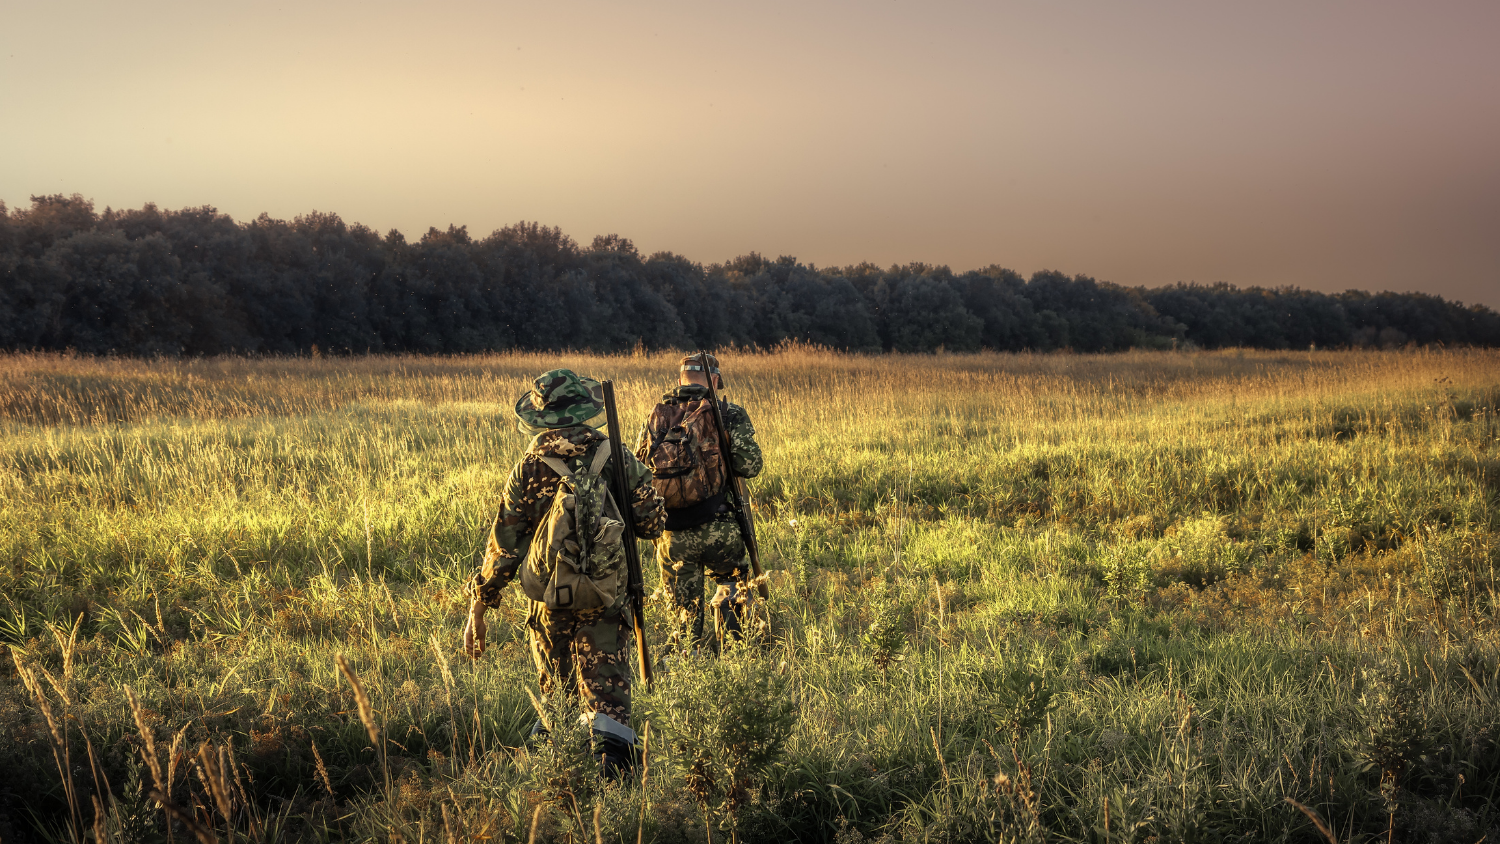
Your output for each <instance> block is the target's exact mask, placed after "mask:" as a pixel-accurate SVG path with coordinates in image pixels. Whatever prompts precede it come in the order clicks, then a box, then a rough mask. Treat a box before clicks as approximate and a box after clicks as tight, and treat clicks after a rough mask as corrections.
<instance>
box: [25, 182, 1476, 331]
mask: <svg viewBox="0 0 1500 844" xmlns="http://www.w3.org/2000/svg"><path fill="white" fill-rule="evenodd" d="M788 341H797V342H805V343H813V344H818V345H824V346H828V347H831V348H837V349H848V350H853V351H881V350H887V351H890V350H894V351H900V352H930V351H934V350H938V349H947V350H949V351H974V350H978V349H984V348H988V349H994V350H1024V349H1030V350H1035V351H1048V350H1055V349H1073V350H1075V351H1079V352H1107V351H1116V350H1123V349H1129V348H1142V347H1144V348H1173V347H1177V346H1180V345H1189V346H1197V347H1201V348H1210V349H1211V348H1222V347H1230V346H1244V347H1257V348H1270V349H1282V348H1307V347H1309V346H1318V347H1350V346H1385V347H1391V346H1401V345H1406V344H1409V343H1416V344H1423V345H1427V344H1443V345H1475V346H1500V314H1497V313H1496V312H1495V311H1493V310H1491V309H1489V308H1486V307H1484V306H1480V305H1476V306H1465V305H1462V304H1460V303H1456V302H1449V301H1446V300H1444V299H1442V298H1441V297H1438V296H1429V295H1425V294H1419V293H1367V292H1362V291H1353V290H1351V291H1347V292H1344V293H1337V294H1329V293H1319V292H1314V291H1310V290H1301V289H1297V288H1291V287H1284V288H1276V289H1265V288H1258V287H1250V288H1238V287H1234V286H1232V285H1228V284H1214V285H1200V284H1181V283H1179V284H1176V285H1172V286H1168V287H1158V288H1144V287H1124V286H1121V285H1117V284H1112V283H1109V282H1105V281H1096V280H1095V279H1092V278H1089V277H1088V276H1083V275H1074V276H1068V275H1065V274H1063V273H1059V272H1054V271H1042V272H1037V273H1034V274H1032V276H1031V277H1030V278H1023V277H1022V276H1021V275H1020V274H1018V273H1016V272H1014V271H1012V270H1008V269H1005V268H1003V267H1000V266H989V267H985V268H984V269H981V270H972V271H969V272H964V273H955V272H953V271H952V270H950V269H949V268H948V267H944V266H931V265H927V264H907V265H905V266H892V267H885V268H882V267H877V266H875V265H873V264H868V263H866V264H857V265H852V266H848V267H823V268H820V267H817V266H814V265H811V264H803V263H799V262H798V261H797V260H796V259H794V258H790V257H781V258H776V259H774V260H773V259H769V258H766V257H763V256H761V255H758V254H755V253H751V254H749V255H745V256H742V257H739V258H735V259H734V260H732V261H727V262H725V263H722V264H710V265H707V266H705V265H702V264H699V263H696V262H694V261H690V260H688V259H687V258H684V257H682V256H680V255H675V254H672V253H670V252H658V253H656V254H654V255H650V256H642V255H641V254H640V253H639V252H638V251H637V250H636V248H635V246H634V245H633V244H632V243H631V242H630V241H629V240H627V239H625V238H622V237H619V236H617V235H605V236H600V237H596V238H594V240H593V242H592V243H591V244H590V245H589V246H588V247H582V246H580V245H579V244H578V243H577V242H575V241H574V240H573V239H572V238H570V237H568V236H567V235H565V234H564V233H563V232H562V231H561V230H559V229H557V228H549V227H547V226H543V225H539V224H536V223H525V222H523V223H518V224H516V225H514V226H508V227H506V228H503V229H500V230H498V231H496V232H494V233H492V234H490V235H489V236H488V237H484V238H480V239H475V238H474V237H472V236H471V235H470V234H469V232H468V230H467V229H466V228H465V227H461V226H450V227H449V228H448V229H447V231H439V230H438V229H435V228H434V229H429V230H428V231H427V233H426V234H425V235H423V236H422V238H421V239H420V240H419V241H416V242H409V241H407V239H406V238H405V237H403V236H402V234H401V233H400V232H398V231H395V230H392V231H390V232H388V233H387V234H386V235H384V236H381V235H379V234H378V233H376V232H374V231H372V230H371V229H369V228H367V227H365V226H362V225H360V224H358V223H354V224H349V223H345V222H344V221H343V220H341V219H339V217H338V216H337V215H334V214H322V213H312V214H307V215H305V216H301V217H297V218H296V219H294V220H292V221H290V222H288V221H285V220H276V219H272V218H271V217H269V216H267V215H265V214H262V215H261V216H260V217H258V218H256V219H255V220H252V221H250V222H247V223H239V222H236V221H235V220H233V219H231V218H230V217H229V216H228V215H225V214H222V213H219V212H218V211H217V210H215V209H214V208H211V207H201V208H185V209H182V210H179V211H164V210H161V209H159V208H157V207H156V206H155V205H150V204H148V205H146V206H145V207H143V208H140V209H134V210H123V211H117V210H112V209H106V210H105V211H104V212H103V213H98V212H96V211H95V209H94V204H93V202H92V201H90V200H87V199H84V198H83V197H81V196H79V195H77V194H74V195H73V196H61V195H55V196H34V197H31V207H30V208H27V209H8V208H7V207H6V206H5V204H4V203H0V349H9V350H34V349H41V350H64V349H73V350H76V351H78V352H83V353H88V354H121V355H146V356H151V355H171V356H176V355H213V354H225V353H242V354H304V353H308V352H312V351H316V350H321V351H325V352H329V353H365V352H416V353H465V352H481V351H498V350H505V349H534V350H541V349H564V348H571V349H578V350H590V351H597V352H618V351H625V350H629V349H632V348H635V347H637V346H644V347H645V348H649V349H658V348H717V347H724V346H758V347H762V348H769V347H773V346H776V345H779V344H781V343H784V342H788Z"/></svg>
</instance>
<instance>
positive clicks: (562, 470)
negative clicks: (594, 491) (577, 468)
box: [536, 454, 573, 478]
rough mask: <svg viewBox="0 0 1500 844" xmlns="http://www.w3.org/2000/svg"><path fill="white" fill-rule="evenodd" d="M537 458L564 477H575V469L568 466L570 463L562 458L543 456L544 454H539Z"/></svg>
mask: <svg viewBox="0 0 1500 844" xmlns="http://www.w3.org/2000/svg"><path fill="white" fill-rule="evenodd" d="M536 459H538V460H540V461H542V462H543V463H545V464H547V468H549V469H551V470H552V471H554V472H556V473H557V474H558V475H560V476H561V477H564V478H571V477H573V471H572V470H571V469H569V468H568V464H566V463H564V462H563V461H561V460H558V459H557V458H556V457H543V456H542V455H540V454H538V455H537V456H536Z"/></svg>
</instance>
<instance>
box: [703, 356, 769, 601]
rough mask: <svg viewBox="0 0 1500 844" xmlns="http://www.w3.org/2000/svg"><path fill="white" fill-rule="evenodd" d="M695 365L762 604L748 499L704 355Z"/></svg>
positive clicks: (757, 552) (763, 590)
mask: <svg viewBox="0 0 1500 844" xmlns="http://www.w3.org/2000/svg"><path fill="white" fill-rule="evenodd" d="M698 362H699V364H701V365H702V367H703V376H704V380H705V381H707V382H708V401H709V404H710V405H711V406H712V407H713V411H714V427H716V428H718V429H719V450H720V451H721V452H723V455H724V474H725V475H726V477H725V480H724V486H726V487H728V490H727V491H728V492H729V500H730V507H731V508H732V509H733V510H734V520H735V523H736V524H738V525H739V526H740V537H741V538H742V539H744V540H745V553H746V554H748V555H749V557H750V571H751V572H752V573H753V574H754V575H755V579H756V581H757V583H756V585H755V590H756V591H757V592H759V593H760V599H761V600H762V601H766V600H770V598H771V590H770V589H768V588H767V587H766V583H765V581H764V580H762V579H761V576H762V575H763V574H764V570H763V569H761V567H760V545H759V544H758V543H757V542H756V541H755V522H754V521H753V516H752V515H751V513H750V498H749V496H748V495H746V494H745V482H744V480H743V479H742V478H739V477H736V476H735V474H734V443H733V442H731V441H730V439H729V429H728V428H727V427H725V425H724V411H723V409H722V408H721V407H719V391H718V390H717V389H716V388H715V387H714V374H713V372H712V371H711V370H710V369H709V366H708V352H699V353H698Z"/></svg>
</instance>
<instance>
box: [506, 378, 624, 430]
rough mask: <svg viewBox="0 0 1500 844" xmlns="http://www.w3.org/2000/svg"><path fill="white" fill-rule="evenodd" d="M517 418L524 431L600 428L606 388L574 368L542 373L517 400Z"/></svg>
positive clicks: (602, 421) (602, 419) (602, 420)
mask: <svg viewBox="0 0 1500 844" xmlns="http://www.w3.org/2000/svg"><path fill="white" fill-rule="evenodd" d="M516 418H517V419H519V420H521V424H522V425H523V426H525V428H567V427H570V426H573V425H588V426H590V427H595V428H597V427H598V426H600V425H602V424H604V389H603V388H602V387H601V386H599V382H598V381H595V380H594V379H592V378H585V377H583V376H580V375H578V374H576V373H574V372H573V370H571V369H554V370H552V371H550V372H543V373H542V374H541V375H538V376H537V377H536V380H535V381H533V382H532V387H531V390H530V391H529V392H527V393H525V394H524V395H522V396H521V398H519V399H517V400H516ZM525 428H522V430H525Z"/></svg>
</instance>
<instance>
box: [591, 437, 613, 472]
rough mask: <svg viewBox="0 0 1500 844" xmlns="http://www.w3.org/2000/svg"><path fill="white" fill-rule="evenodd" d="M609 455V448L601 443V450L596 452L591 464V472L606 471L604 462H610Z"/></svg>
mask: <svg viewBox="0 0 1500 844" xmlns="http://www.w3.org/2000/svg"><path fill="white" fill-rule="evenodd" d="M609 456H610V455H609V449H608V448H606V447H605V446H604V444H603V443H600V444H599V450H598V451H596V452H594V462H593V465H591V466H589V474H593V475H597V474H599V473H600V472H602V471H604V464H606V463H608V462H609Z"/></svg>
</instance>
